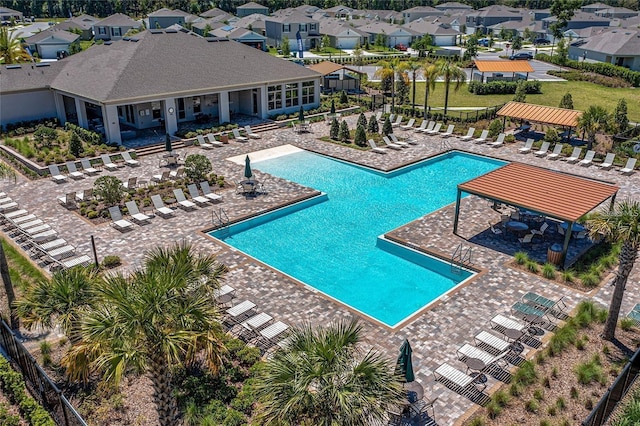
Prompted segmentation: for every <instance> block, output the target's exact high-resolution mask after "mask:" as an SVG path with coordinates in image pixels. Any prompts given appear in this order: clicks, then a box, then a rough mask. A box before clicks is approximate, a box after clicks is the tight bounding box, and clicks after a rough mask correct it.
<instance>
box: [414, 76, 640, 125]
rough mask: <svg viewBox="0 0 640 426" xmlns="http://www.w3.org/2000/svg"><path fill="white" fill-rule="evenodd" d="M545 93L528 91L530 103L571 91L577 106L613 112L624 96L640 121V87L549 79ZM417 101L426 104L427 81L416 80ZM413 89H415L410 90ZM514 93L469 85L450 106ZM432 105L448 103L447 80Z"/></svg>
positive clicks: (555, 100)
mask: <svg viewBox="0 0 640 426" xmlns="http://www.w3.org/2000/svg"><path fill="white" fill-rule="evenodd" d="M541 84H542V94H540V95H527V103H531V104H538V105H547V106H553V107H557V106H558V105H559V104H560V99H561V98H562V96H564V94H565V93H567V92H569V93H571V96H572V97H573V105H574V107H575V109H577V110H581V111H584V110H585V109H587V108H588V107H589V105H601V106H603V107H605V108H606V109H607V110H608V111H609V112H613V110H614V109H615V107H616V104H617V103H618V100H619V99H620V98H625V99H626V100H627V109H628V116H629V120H631V121H634V122H638V121H640V89H637V88H636V89H634V88H629V89H615V88H610V87H603V86H598V85H596V84H593V83H587V82H583V81H566V82H548V81H543V82H542V83H541ZM416 86H417V87H416V104H417V105H423V104H424V83H417V84H416ZM409 93H411V91H410V92H409ZM512 99H513V95H473V94H471V93H469V91H468V90H467V87H466V86H463V87H461V88H460V90H459V91H458V92H454V91H453V89H451V90H450V92H449V106H450V107H463V106H469V107H479V106H493V105H498V104H502V103H505V102H508V101H510V100H512ZM429 105H430V106H432V107H442V106H444V83H437V84H436V90H435V91H434V92H432V93H431V94H429Z"/></svg>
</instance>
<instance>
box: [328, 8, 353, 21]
mask: <svg viewBox="0 0 640 426" xmlns="http://www.w3.org/2000/svg"><path fill="white" fill-rule="evenodd" d="M353 10H354V9H352V8H350V7H347V6H342V5H338V6H333V7H330V8H328V9H325V10H324V13H325V14H326V15H327V16H329V17H330V18H336V19H340V20H342V21H349V20H351V19H352V18H353Z"/></svg>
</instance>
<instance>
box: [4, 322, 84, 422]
mask: <svg viewBox="0 0 640 426" xmlns="http://www.w3.org/2000/svg"><path fill="white" fill-rule="evenodd" d="M0 346H2V349H3V350H4V351H5V353H6V354H7V355H8V357H9V361H10V362H11V364H12V365H13V367H14V368H16V369H17V370H19V371H20V372H21V373H22V376H23V377H24V381H25V383H26V385H27V389H28V390H29V392H30V393H31V395H32V396H33V397H34V398H35V399H36V400H37V401H38V402H39V403H40V404H41V405H42V406H43V407H44V408H46V409H47V410H48V411H49V414H51V417H52V418H53V420H54V421H55V422H56V423H57V424H58V425H63V426H87V423H85V421H84V420H83V419H82V417H81V416H80V414H78V412H77V411H76V409H75V408H73V406H72V405H71V403H69V401H68V400H67V398H65V396H64V395H63V394H62V391H61V390H60V389H58V387H57V386H56V385H55V383H53V382H52V381H51V379H50V378H49V376H47V373H45V372H44V370H43V369H42V368H41V367H40V366H39V365H38V363H37V362H36V360H35V359H34V358H33V356H31V354H30V353H29V351H28V350H27V349H26V348H25V347H24V345H23V344H22V343H21V342H20V341H19V340H18V339H17V338H16V335H15V334H14V333H13V331H11V328H10V327H9V326H8V325H7V323H6V322H4V320H2V322H1V323H0Z"/></svg>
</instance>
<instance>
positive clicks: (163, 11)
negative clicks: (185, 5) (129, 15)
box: [147, 7, 189, 18]
mask: <svg viewBox="0 0 640 426" xmlns="http://www.w3.org/2000/svg"><path fill="white" fill-rule="evenodd" d="M147 16H168V17H171V18H172V17H174V16H183V17H184V16H189V14H188V13H187V12H185V11H184V10H180V9H174V10H171V9H167V8H166V7H163V8H162V9H158V10H156V11H155V12H151V13H150V14H149V15H147Z"/></svg>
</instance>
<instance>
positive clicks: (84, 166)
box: [80, 158, 100, 176]
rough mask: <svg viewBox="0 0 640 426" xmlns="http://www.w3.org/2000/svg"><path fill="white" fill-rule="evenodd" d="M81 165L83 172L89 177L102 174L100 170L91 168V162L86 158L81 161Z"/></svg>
mask: <svg viewBox="0 0 640 426" xmlns="http://www.w3.org/2000/svg"><path fill="white" fill-rule="evenodd" d="M80 165H81V166H82V170H83V171H84V172H85V173H86V174H88V175H89V176H91V175H95V174H96V173H100V170H98V169H95V168H93V167H91V162H90V161H89V160H88V159H86V158H85V159H82V160H80Z"/></svg>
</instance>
